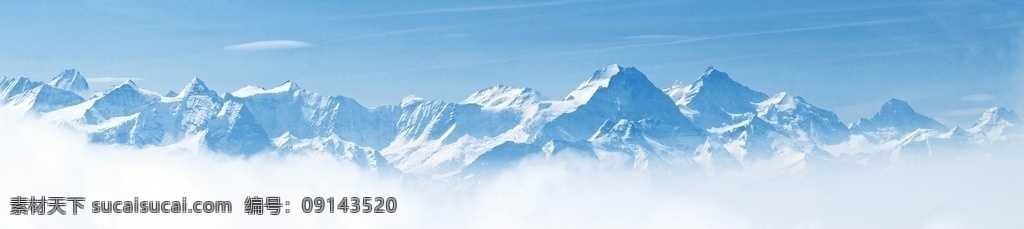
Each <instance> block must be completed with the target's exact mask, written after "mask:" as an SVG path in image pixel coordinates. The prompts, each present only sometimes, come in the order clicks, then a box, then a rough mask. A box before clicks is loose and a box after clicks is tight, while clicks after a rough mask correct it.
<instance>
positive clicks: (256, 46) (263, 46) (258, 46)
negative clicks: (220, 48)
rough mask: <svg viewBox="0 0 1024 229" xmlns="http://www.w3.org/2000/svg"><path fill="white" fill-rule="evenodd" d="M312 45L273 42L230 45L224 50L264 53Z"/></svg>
mask: <svg viewBox="0 0 1024 229" xmlns="http://www.w3.org/2000/svg"><path fill="white" fill-rule="evenodd" d="M310 45H312V44H310V43H306V42H303V41H293V40H272V41H256V42H249V43H244V44H236V45H228V46H224V50H231V51H263V50H277V49H295V48H303V47H309V46H310Z"/></svg>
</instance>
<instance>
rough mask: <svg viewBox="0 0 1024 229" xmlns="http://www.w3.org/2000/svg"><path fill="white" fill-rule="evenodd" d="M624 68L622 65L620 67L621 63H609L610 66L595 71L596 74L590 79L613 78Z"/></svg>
mask: <svg viewBox="0 0 1024 229" xmlns="http://www.w3.org/2000/svg"><path fill="white" fill-rule="evenodd" d="M622 70H625V69H624V68H622V67H619V64H612V65H608V67H604V68H602V69H600V70H597V71H596V72H594V76H593V77H591V78H590V79H591V80H592V81H593V80H595V79H606V78H611V77H612V76H615V75H618V74H619V72H620V71H622Z"/></svg>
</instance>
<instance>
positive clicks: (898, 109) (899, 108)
mask: <svg viewBox="0 0 1024 229" xmlns="http://www.w3.org/2000/svg"><path fill="white" fill-rule="evenodd" d="M882 112H895V113H917V112H916V111H914V108H912V107H910V104H909V103H907V101H903V100H899V99H896V98H892V99H889V101H886V102H885V104H883V105H882Z"/></svg>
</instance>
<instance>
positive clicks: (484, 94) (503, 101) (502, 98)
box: [459, 84, 547, 108]
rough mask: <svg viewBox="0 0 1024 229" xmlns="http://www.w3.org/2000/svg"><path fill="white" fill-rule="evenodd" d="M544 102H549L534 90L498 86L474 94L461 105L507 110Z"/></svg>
mask: <svg viewBox="0 0 1024 229" xmlns="http://www.w3.org/2000/svg"><path fill="white" fill-rule="evenodd" d="M543 100H547V98H546V97H544V95H541V94H540V92H537V91H535V90H533V89H530V88H526V87H512V86H506V85H501V84H498V85H494V86H491V87H488V88H485V89H483V90H480V91H477V92H473V94H472V95H470V96H469V98H466V99H465V100H463V101H462V102H459V103H460V104H477V105H480V106H483V107H487V108H507V107H521V106H523V105H525V104H533V103H537V102H540V101H543Z"/></svg>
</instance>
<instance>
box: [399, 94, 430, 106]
mask: <svg viewBox="0 0 1024 229" xmlns="http://www.w3.org/2000/svg"><path fill="white" fill-rule="evenodd" d="M424 100H426V99H423V97H419V96H416V95H408V96H406V97H405V98H402V107H407V106H411V105H416V104H418V103H421V102H423V101H424Z"/></svg>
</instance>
